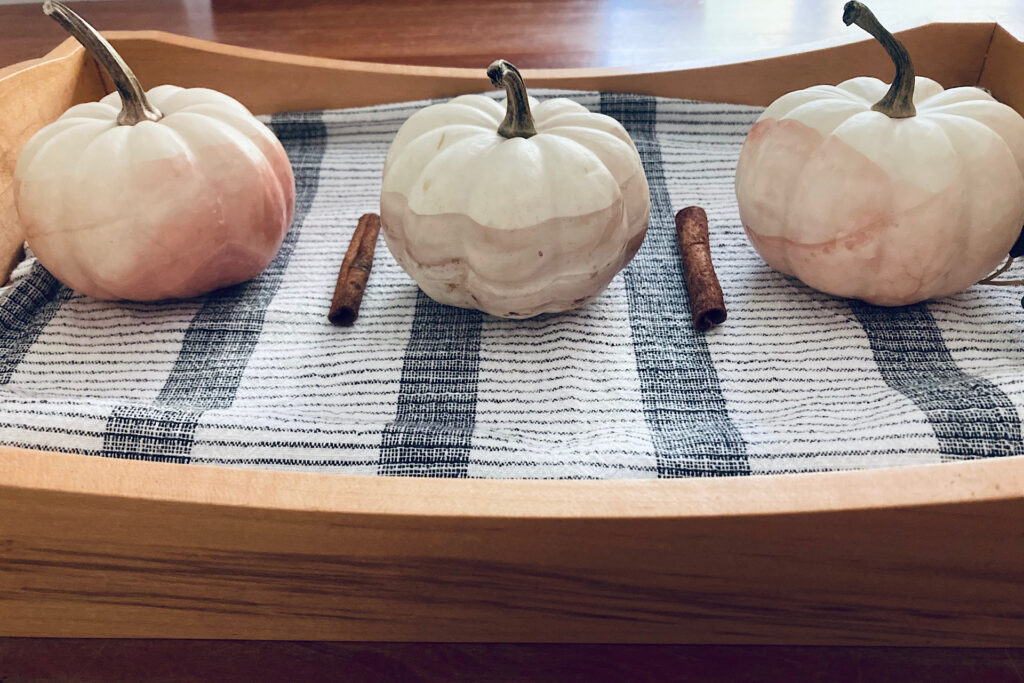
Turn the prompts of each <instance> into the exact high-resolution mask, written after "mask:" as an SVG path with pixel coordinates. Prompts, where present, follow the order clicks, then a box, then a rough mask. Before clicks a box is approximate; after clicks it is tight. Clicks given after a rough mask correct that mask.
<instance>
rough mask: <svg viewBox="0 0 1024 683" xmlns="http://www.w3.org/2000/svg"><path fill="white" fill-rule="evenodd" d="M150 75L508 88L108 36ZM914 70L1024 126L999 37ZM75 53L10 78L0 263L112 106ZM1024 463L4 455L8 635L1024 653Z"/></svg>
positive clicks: (743, 88) (432, 92) (925, 48)
mask: <svg viewBox="0 0 1024 683" xmlns="http://www.w3.org/2000/svg"><path fill="white" fill-rule="evenodd" d="M108 37H109V38H110V40H111V42H112V43H113V44H114V45H115V46H116V47H117V49H118V50H119V51H120V52H121V53H122V54H123V55H124V56H125V58H126V59H127V60H128V61H129V62H130V63H131V64H132V65H133V67H134V68H135V70H136V71H137V73H138V74H139V75H140V77H141V79H142V81H143V83H144V84H145V85H147V86H153V85H156V84H158V83H163V82H173V83H176V84H178V85H183V86H198V85H202V86H207V87H212V88H216V89H218V90H222V91H225V92H227V93H229V94H231V95H233V96H235V97H236V98H238V99H239V100H241V101H242V102H243V103H245V104H246V105H248V106H249V107H250V108H251V109H252V110H253V111H254V112H256V113H271V112H275V111H284V110H296V109H310V108H331V107H346V106H355V105H367V104H374V103H381V102H387V101H399V100H411V99H417V98H423V97H437V96H450V95H455V94H458V93H463V92H475V91H480V90H483V89H486V87H487V84H486V83H485V82H484V80H483V79H482V78H481V74H480V72H479V71H478V70H466V69H449V68H426V67H401V66H391V65H380V64H366V63H356V62H342V61H334V60H327V59H316V58H309V57H297V56H290V55H283V54H275V53H269V52H262V51H257V50H249V49H241V48H233V47H227V46H224V45H218V44H215V43H209V42H203V41H199V40H194V39H188V38H182V37H179V36H173V35H168V34H163V33H157V32H141V33H139V32H122V33H110V34H108ZM900 37H901V39H902V40H903V41H904V42H905V43H906V45H907V47H908V48H909V49H910V51H911V53H912V54H913V55H914V59H915V63H916V65H917V67H918V72H919V73H921V74H923V75H928V76H931V77H932V78H935V79H937V80H938V81H940V82H942V83H943V84H944V85H946V86H947V87H948V86H953V85H980V86H983V87H986V88H989V89H990V90H991V91H992V92H993V94H994V95H995V96H996V97H997V98H999V99H1000V100H1002V101H1004V102H1007V103H1009V104H1010V105H1011V106H1014V107H1015V108H1016V109H1017V110H1018V111H1024V45H1022V43H1021V42H1020V41H1019V40H1017V39H1016V38H1015V37H1014V36H1013V35H1011V34H1010V33H1009V32H1008V31H1006V30H1005V29H1004V28H1002V27H1001V26H998V25H996V24H991V23H986V24H931V25H928V26H923V27H920V28H917V29H913V30H911V31H906V32H903V33H902V34H900ZM890 71H891V65H890V63H889V61H888V58H887V57H886V56H885V53H884V52H883V51H882V50H881V49H879V48H878V46H877V44H875V43H874V42H873V41H862V42H859V43H854V44H844V45H838V46H829V47H823V48H820V49H815V50H810V51H804V52H801V53H797V54H787V55H782V54H778V55H768V56H765V58H764V59H759V60H757V61H750V62H744V63H731V64H717V65H716V64H690V65H686V67H685V68H679V67H675V68H670V69H664V70H658V71H651V72H644V73H637V72H633V71H630V70H627V69H598V70H543V71H533V72H530V73H528V74H527V78H528V80H529V82H530V84H531V85H532V86H534V87H557V88H581V89H603V90H617V91H632V92H643V93H650V94H656V95H664V96H670V97H691V98H696V99H705V100H712V101H720V102H737V103H749V104H767V103H768V102H769V101H771V100H772V99H773V98H775V97H777V96H778V95H780V94H782V93H783V92H786V91H788V90H793V89H796V88H801V87H806V86H808V85H812V84H815V83H835V82H838V81H840V80H842V79H845V78H847V77H851V76H854V75H860V74H873V75H877V76H879V77H882V78H887V77H888V76H889V72H890ZM110 89H111V88H110V85H109V84H108V83H104V82H103V81H102V79H101V76H100V75H99V72H98V70H97V69H96V67H95V65H94V64H93V63H92V61H91V60H89V59H88V58H87V57H86V56H85V54H84V53H83V51H82V50H81V49H80V48H79V47H77V45H76V44H74V43H72V42H70V41H69V42H66V43H63V44H62V45H60V46H59V47H57V48H56V49H55V50H54V51H53V52H51V53H50V54H48V55H46V56H45V57H43V58H42V59H39V60H33V61H30V62H25V63H22V64H16V65H14V66H11V67H8V68H6V69H3V70H0V270H3V273H0V274H3V275H5V276H6V273H7V272H9V268H10V264H12V263H14V262H15V261H16V259H17V258H18V256H19V253H20V245H21V243H22V235H21V232H20V228H19V226H18V221H17V217H16V214H15V211H14V207H13V200H12V194H11V175H12V172H13V168H14V163H15V160H16V158H17V154H18V151H19V150H20V148H21V146H22V144H23V143H24V141H25V140H26V139H27V138H28V137H29V136H30V135H31V134H32V133H33V132H34V131H35V130H37V129H38V128H39V127H40V126H42V125H44V124H45V123H47V122H49V121H51V120H53V119H54V118H56V116H57V115H58V114H59V113H60V112H62V111H63V110H64V109H66V108H67V107H68V106H70V105H72V104H74V103H76V102H80V101H84V100H89V99H97V98H99V97H100V96H102V95H103V94H105V93H106V92H108V91H109V90H110ZM1022 539H1024V458H1019V457H1016V458H1002V459H991V460H983V461H975V462H964V463H959V464H946V465H939V466H926V467H905V468H897V469H890V470H873V471H860V472H844V473H831V474H812V475H775V476H752V477H746V478H741V479H733V478H723V479H705V480H671V481H656V480H651V481H629V482H622V481H594V482H556V481H489V480H427V479H402V478H385V477H357V476H344V475H318V474H295V473H280V472H272V471H258V470H234V469H226V468H211V467H201V466H180V465H166V464H158V463H145V462H133V461H124V460H111V459H103V458H89V457H83V456H78V455H66V454H57V453H42V452H36V451H27V450H18V449H11V448H0V635H2V636H64V637H93V636H95V637H175V638H280V639H316V640H417V641H530V642H537V641H553V642H556V641H560V642H566V641H589V642H689V643H815V644H904V645H923V644H957V645H1022V644H1024V548H1022V547H1021V542H1022Z"/></svg>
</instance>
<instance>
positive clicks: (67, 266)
mask: <svg viewBox="0 0 1024 683" xmlns="http://www.w3.org/2000/svg"><path fill="white" fill-rule="evenodd" d="M47 10H48V13H51V12H52V13H54V15H55V16H58V15H59V16H58V18H59V19H63V20H65V21H67V22H68V23H70V24H71V28H72V29H73V33H75V32H76V31H78V32H83V31H85V30H86V29H88V28H89V27H88V25H87V24H84V22H81V20H80V19H79V18H77V15H74V14H73V13H72V12H71V11H70V10H68V9H67V8H66V7H63V6H62V5H60V3H48V6H47ZM65 21H62V23H65ZM79 22H81V23H79ZM83 26H84V27H85V28H83ZM90 30H91V29H90ZM75 35H76V37H79V39H80V40H82V37H80V35H79V33H75ZM85 37H86V40H85V41H83V44H86V47H87V48H90V51H94V50H96V49H98V50H99V51H100V52H99V56H98V57H97V59H98V61H100V62H101V64H103V65H104V67H105V68H112V69H113V70H114V72H115V73H113V74H112V76H115V78H114V80H115V83H117V84H118V90H119V92H117V93H112V94H110V95H108V96H107V97H105V98H103V99H102V100H100V101H99V102H90V103H86V104H80V105H77V106H74V107H72V108H71V109H69V110H68V111H67V112H65V113H64V114H63V115H62V116H61V117H60V118H59V119H57V121H55V122H54V123H52V124H50V125H49V126H46V127H45V128H43V129H42V130H40V131H39V132H38V133H36V135H35V136H33V137H32V138H31V139H30V140H29V142H28V143H27V144H26V145H25V147H24V148H23V150H22V152H21V155H20V157H19V159H18V165H17V167H16V169H15V198H16V203H17V208H18V214H19V217H20V219H21V221H22V224H23V227H24V229H25V233H26V237H27V241H28V244H29V246H30V248H31V249H32V251H33V253H34V254H35V256H36V257H37V258H38V259H39V261H40V263H42V264H43V265H44V266H45V267H46V268H47V269H48V270H49V271H50V272H51V273H53V275H54V276H55V277H56V278H57V279H59V280H60V281H61V282H63V283H64V284H66V285H68V286H69V287H71V288H72V289H74V290H76V291H78V292H81V293H83V294H88V295H90V296H94V297H97V298H102V299H131V300H135V301H149V300H156V299H168V298H184V297H192V296H195V295H198V294H202V293H204V292H208V291H211V290H213V289H217V288H219V287H223V286H226V285H231V284H235V283H238V282H242V281H245V280H248V279H250V278H252V277H254V276H255V275H257V274H259V273H260V272H261V271H262V270H263V269H264V268H266V266H267V265H268V264H269V263H270V261H271V260H272V259H273V257H274V255H275V254H276V252H277V250H278V248H279V247H280V245H281V242H282V240H283V239H284V236H285V234H286V233H287V231H288V227H289V225H290V224H291V220H292V214H293V211H294V204H295V184H294V179H293V177H292V170H291V165H290V164H289V162H288V157H287V155H286V154H285V151H284V149H283V148H282V146H281V143H280V142H278V140H277V138H276V137H275V136H274V134H273V133H272V132H271V131H270V130H269V129H268V128H267V127H266V126H265V125H263V124H262V123H261V122H259V121H258V120H257V119H256V118H254V117H253V116H252V114H250V113H249V111H248V110H246V108H245V107H244V106H242V105H241V104H240V103H239V102H237V101H236V100H234V99H232V98H230V97H228V96H227V95H224V94H222V93H219V92H215V91H213V90H207V89H204V88H192V89H183V88H178V87H176V86H170V85H163V86H159V87H156V88H153V89H152V90H150V91H149V92H148V93H143V92H142V90H141V88H139V87H138V82H137V81H135V82H134V84H133V83H132V82H131V81H134V76H132V75H131V73H130V71H128V70H127V67H123V62H121V63H120V64H118V62H120V60H119V58H116V55H112V54H106V53H104V52H103V51H102V50H103V44H105V41H103V44H100V43H97V42H96V38H98V34H97V36H91V35H88V33H87V32H86V33H85ZM99 40H100V41H102V38H99ZM90 41H91V43H92V44H91V45H90ZM107 47H108V48H109V45H107ZM110 50H111V53H112V48H110ZM113 59H116V61H110V60H113ZM122 67H123V69H124V71H123V72H119V70H120V69H121V68H122ZM119 80H120V82H119ZM122 85H124V86H125V87H124V88H122ZM122 104H123V106H124V108H123V109H122Z"/></svg>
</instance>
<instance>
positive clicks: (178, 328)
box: [0, 93, 1024, 478]
mask: <svg viewBox="0 0 1024 683" xmlns="http://www.w3.org/2000/svg"><path fill="white" fill-rule="evenodd" d="M553 94H554V93H540V95H541V96H542V97H543V96H551V95H553ZM496 96H497V95H496ZM570 96H571V97H573V98H575V99H577V100H578V101H580V102H581V103H583V104H584V105H585V106H587V107H589V108H590V109H592V110H595V111H602V112H604V113H606V114H609V115H611V116H614V117H616V118H618V119H619V120H620V121H622V123H623V124H624V125H625V126H626V129H627V130H628V131H629V133H630V134H631V135H632V136H633V139H634V140H635V141H636V144H637V147H638V148H639V150H640V154H641V156H642V158H643V162H644V167H645V170H646V172H647V176H648V179H649V181H650V188H651V201H652V215H651V225H650V230H649V232H648V236H647V240H646V241H645V243H644V245H643V247H642V248H641V250H640V252H639V254H638V255H637V257H636V259H635V260H634V261H633V262H632V264H630V266H629V267H628V268H627V269H626V270H625V271H624V272H623V273H621V274H620V275H619V276H618V277H616V278H615V280H614V281H613V282H612V284H611V286H610V287H609V288H608V290H607V291H606V292H605V293H604V295H602V296H601V297H599V298H598V299H596V300H595V301H593V302H592V303H591V304H589V305H588V306H587V307H586V308H584V309H583V310H580V311H577V312H574V313H567V314H562V315H547V316H543V317H540V318H537V319H533V320H527V321H510V320H500V319H496V318H491V317H488V316H485V315H481V314H479V313H477V312H475V311H466V310H461V309H454V308H448V307H445V306H441V305H439V304H436V303H434V302H433V301H431V300H430V299H428V298H427V297H425V296H424V295H423V294H422V293H420V292H419V291H418V289H417V288H416V286H415V284H414V283H413V282H412V280H410V279H409V278H408V277H407V276H406V275H405V274H404V273H403V272H402V270H401V269H400V268H399V267H398V265H397V264H396V263H395V261H394V260H393V259H392V258H391V255H390V254H389V253H388V251H387V249H386V248H385V247H384V245H383V243H381V244H380V245H379V248H378V249H377V256H376V262H375V265H374V270H373V274H372V275H371V278H370V283H369V286H368V290H367V294H366V298H365V300H364V302H363V306H362V310H361V312H360V317H359V321H358V323H357V324H356V325H355V327H352V328H348V329H342V328H337V327H333V326H331V325H330V324H328V322H327V317H326V313H327V307H328V304H329V299H330V296H331V293H332V291H333V287H334V282H335V279H336V277H337V272H338V265H339V263H340V262H341V258H342V255H343V254H344V252H345V248H346V246H347V244H348V239H349V237H350V235H351V232H352V230H353V229H354V227H355V225H356V221H357V219H358V217H359V216H360V215H361V214H363V213H366V212H371V211H377V210H378V206H379V191H380V175H381V168H382V165H383V161H384V156H385V154H386V152H387V148H388V144H389V143H390V141H391V138H392V136H393V135H394V134H395V132H396V131H397V130H398V127H399V126H400V125H401V123H402V122H403V121H404V120H405V119H406V118H407V117H408V116H409V115H410V114H411V113H412V112H413V111H415V110H416V109H418V108H420V107H422V106H424V105H425V104H427V103H426V102H413V103H405V104H396V105H385V106H379V107H372V108H365V109H355V110H345V111H329V112H312V113H303V114H284V115H279V116H275V117H273V118H272V120H271V121H270V124H271V126H272V128H273V129H274V131H275V132H276V133H277V135H278V136H279V137H280V138H281V140H282V142H283V143H284V146H285V148H286V149H287V150H288V154H289V156H290V158H291V160H292V164H293V166H294V168H295V173H296V181H297V186H298V199H297V211H296V218H295V223H294V224H293V227H292V230H291V232H290V233H289V235H288V238H287V240H286V242H285V244H284V246H283V247H282V248H281V251H280V253H279V254H278V256H277V259H276V260H275V261H274V263H273V264H272V265H271V266H270V268H268V269H267V271H266V272H264V273H263V274H262V275H261V276H260V277H258V278H257V279H255V280H253V281H251V282H248V283H245V284H242V285H239V286H236V287H232V288H230V289H226V290H223V291H219V292H216V293H214V294H211V295H208V296H205V297H202V298H199V299H195V300H190V301H176V302H166V303H160V304H126V303H107V302H101V301H95V300H92V299H89V298H86V297H82V296H78V295H73V294H72V293H71V292H69V291H68V290H67V289H66V288H64V287H62V286H61V285H60V284H59V283H58V282H56V281H55V280H54V279H53V278H52V277H51V276H50V275H49V274H48V273H47V272H46V271H45V270H44V269H43V268H42V267H41V266H40V265H38V264H36V263H34V262H33V261H32V260H31V259H30V260H28V261H26V262H25V263H23V264H22V265H21V266H20V267H19V269H18V272H17V274H16V277H15V278H14V279H13V283H12V284H11V285H9V286H8V287H7V288H5V291H4V294H3V295H2V296H3V299H2V301H0V349H2V352H3V356H2V358H0V405H2V412H0V443H3V444H7V445H15V446H26V447H31V448H39V449H48V450H54V451H70V452H76V453H82V454H86V455H101V456H109V457H117V458H137V459H148V460H163V461H170V462H181V463H187V462H191V463H203V464H216V465H225V466H242V467H264V468H274V469H294V470H308V471H318V472H341V473H349V474H380V475H413V476H430V477H513V478H617V477H688V476H718V475H740V474H752V473H766V472H803V471H818V470H841V469H854V468H869V467H888V466H897V465H911V464H923V463H936V462H943V461H949V460H963V459H971V458H981V457H990V456H1010V455H1020V454H1021V453H1022V452H1024V445H1022V441H1021V411H1022V409H1024V310H1022V309H1021V304H1020V294H1021V292H1019V291H1014V290H1012V289H1007V288H991V287H990V288H985V287H974V288H972V289H971V290H969V291H967V292H965V293H963V294H960V295H957V296H954V297H950V298H948V299H944V300H942V301H938V302H933V303H930V304H927V305H917V306H911V307H907V308H901V309H881V308H874V307H871V306H867V305H863V304H860V303H857V302H850V301H846V300H842V299H836V298H833V297H829V296H826V295H823V294H819V293H817V292H814V291H812V290H810V289H808V288H806V287H804V286H803V285H802V284H801V283H799V282H798V281H796V280H793V279H790V278H787V277H785V276H782V275H780V274H779V273H776V272H773V271H772V270H770V269H769V268H768V267H767V266H765V265H764V264H763V263H762V261H761V260H760V258H759V257H758V256H757V254H756V253H755V252H754V251H753V249H752V248H751V247H750V246H749V244H748V243H747V240H746V238H745V237H744V235H743V229H742V226H741V225H740V223H739V218H738V215H737V210H736V203H735V198H734V195H733V172H734V169H735V165H736V159H737V156H738V154H739V151H740V147H741V145H742V143H743V138H744V135H745V134H746V132H747V130H748V129H749V128H750V126H751V125H752V124H753V122H754V120H755V119H756V117H757V115H758V114H759V112H760V109H758V108H754V107H746V106H734V105H720V104H707V103H696V102H688V101H679V100H666V99H657V98H651V97H644V96H635V95H612V94H600V93H572V94H571V95H570ZM690 204H698V205H701V206H703V207H705V208H706V209H707V212H708V215H709V216H710V219H711V230H712V250H713V254H714V258H715V262H716V264H717V268H718V273H719V276H720V278H721V280H722V284H723V287H724V289H725V293H726V297H727V300H728V304H729V320H728V322H727V323H726V324H725V325H723V326H722V327H720V328H717V329H715V330H713V331H711V332H709V333H707V334H701V333H699V332H695V331H694V329H693V327H692V325H691V323H690V311H689V308H688V304H687V299H686V289H685V284H684V282H683V278H682V273H681V270H680V263H679V257H678V251H677V247H676V242H675V233H674V229H673V214H674V211H675V210H677V209H680V208H682V207H684V206H687V205H690Z"/></svg>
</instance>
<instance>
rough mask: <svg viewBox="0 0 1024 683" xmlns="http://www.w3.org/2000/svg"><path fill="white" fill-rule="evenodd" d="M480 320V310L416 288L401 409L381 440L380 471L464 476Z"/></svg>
mask: <svg viewBox="0 0 1024 683" xmlns="http://www.w3.org/2000/svg"><path fill="white" fill-rule="evenodd" d="M481 320H482V314H481V313H480V312H479V311H474V310H469V309H465V308H455V307H453V306H444V305H442V304H439V303H437V302H436V301H434V300H433V299H431V298H430V297H428V296H427V295H426V294H424V293H423V292H422V291H420V292H419V293H418V294H417V297H416V312H415V314H414V316H413V323H412V331H411V334H410V337H409V344H408V346H407V347H406V351H405V359H404V361H403V364H402V380H401V385H400V389H399V395H398V410H397V412H396V415H395V420H394V422H391V423H390V424H388V426H387V427H386V428H385V429H384V434H383V438H382V440H381V451H380V467H379V469H378V472H379V473H380V474H386V475H398V476H415V477H465V476H466V472H467V467H468V465H469V451H470V448H471V446H472V438H473V426H474V424H475V421H476V420H475V418H476V396H477V380H478V374H479V370H480V327H481Z"/></svg>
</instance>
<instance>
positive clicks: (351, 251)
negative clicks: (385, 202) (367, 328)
mask: <svg viewBox="0 0 1024 683" xmlns="http://www.w3.org/2000/svg"><path fill="white" fill-rule="evenodd" d="M378 233H380V216H378V215H377V214H375V213H368V214H364V215H363V216H362V217H361V218H360V219H359V223H358V224H357V225H356V230H355V232H354V233H352V241H351V242H349V244H348V251H346V252H345V258H344V259H343V260H342V262H341V269H340V270H339V271H338V284H336V285H335V286H334V297H333V298H332V299H331V310H330V311H329V312H328V313H327V319H328V320H330V321H331V322H332V323H334V324H335V325H341V326H342V327H351V326H352V325H353V324H354V323H355V321H356V318H357V317H359V304H361V303H362V302H363V292H364V291H366V281H367V279H369V277H370V269H371V268H372V267H373V251H374V249H375V248H376V246H377V235H378Z"/></svg>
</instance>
